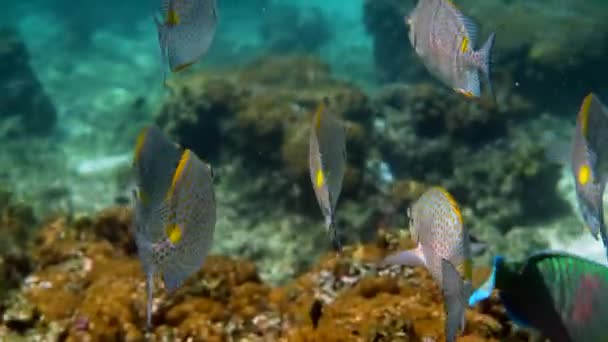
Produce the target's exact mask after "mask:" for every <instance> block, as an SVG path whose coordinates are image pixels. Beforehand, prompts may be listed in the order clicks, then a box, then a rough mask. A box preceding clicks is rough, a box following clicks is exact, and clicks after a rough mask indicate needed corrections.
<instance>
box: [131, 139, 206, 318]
mask: <svg viewBox="0 0 608 342" xmlns="http://www.w3.org/2000/svg"><path fill="white" fill-rule="evenodd" d="M151 132H154V134H150V133H151ZM158 133H160V131H159V130H157V129H148V130H147V131H144V133H142V134H143V137H142V136H140V138H139V139H138V143H137V146H136V154H135V156H136V158H135V161H134V164H135V165H136V178H137V184H138V186H139V189H138V195H137V196H136V202H135V219H134V226H135V241H136V244H137V249H138V253H139V256H140V259H141V261H142V265H143V268H144V272H145V274H146V283H147V291H148V299H147V322H148V326H150V325H151V309H152V295H153V283H154V276H155V275H156V274H161V275H162V278H163V280H164V283H165V287H166V288H167V289H168V290H169V291H173V290H175V289H176V288H177V287H179V286H180V285H181V284H182V283H183V282H184V280H186V278H188V277H189V276H190V275H191V274H193V273H195V272H196V271H198V270H199V269H200V268H201V266H202V264H203V262H204V260H205V257H206V256H207V253H208V252H209V249H210V248H211V245H212V242H213V232H214V228H215V221H216V204H215V193H214V189H213V177H212V171H211V168H210V167H209V166H208V165H207V164H205V163H204V162H202V161H201V160H200V159H199V158H198V157H197V156H196V155H195V154H194V153H193V152H192V151H191V150H188V149H186V150H183V151H181V152H180V154H179V159H178V160H177V162H175V161H174V159H173V158H174V157H175V153H174V150H173V149H172V148H170V147H173V148H174V149H175V150H177V151H179V150H178V149H177V148H176V147H175V146H172V145H171V143H170V142H168V140H167V139H166V138H164V136H162V133H160V134H158ZM152 139H155V140H156V141H150V142H147V141H148V140H152ZM163 151H164V153H161V152H163ZM144 156H145V158H144ZM167 169H171V170H172V172H171V173H170V177H166V170H167ZM147 170H151V171H147Z"/></svg>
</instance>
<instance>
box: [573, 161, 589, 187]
mask: <svg viewBox="0 0 608 342" xmlns="http://www.w3.org/2000/svg"><path fill="white" fill-rule="evenodd" d="M576 179H577V180H578V183H579V184H580V185H585V184H587V183H588V182H589V180H590V179H591V170H590V169H589V166H588V165H581V167H579V168H578V175H577V177H576Z"/></svg>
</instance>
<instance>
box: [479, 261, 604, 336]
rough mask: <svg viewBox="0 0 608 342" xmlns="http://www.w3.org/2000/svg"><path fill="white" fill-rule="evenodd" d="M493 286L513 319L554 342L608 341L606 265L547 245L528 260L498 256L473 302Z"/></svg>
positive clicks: (485, 295) (487, 293)
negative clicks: (544, 249) (556, 250)
mask: <svg viewBox="0 0 608 342" xmlns="http://www.w3.org/2000/svg"><path fill="white" fill-rule="evenodd" d="M494 289H496V290H497V291H498V295H499V298H500V300H501V302H502V303H503V305H504V306H505V308H506V310H507V314H508V315H509V318H510V319H511V320H513V321H514V322H515V323H517V324H519V325H521V326H524V327H529V328H534V329H537V330H539V331H540V332H541V333H542V334H543V335H545V336H546V337H548V338H549V339H550V340H551V341H553V342H576V341H608V329H607V327H608V299H607V297H606V293H608V268H607V267H606V266H603V265H601V264H598V263H596V262H593V261H591V260H587V259H585V258H582V257H579V256H575V255H571V254H567V253H563V252H552V251H543V252H540V253H536V254H533V255H532V256H530V257H528V259H527V260H525V261H524V262H507V261H505V259H504V258H503V257H501V256H497V257H495V258H494V265H493V268H492V273H491V275H490V277H489V278H488V280H487V281H486V282H485V283H484V284H483V285H482V286H481V287H480V288H479V289H477V290H475V292H473V294H472V295H471V297H470V298H469V305H471V306H474V305H475V304H477V303H478V302H480V301H483V300H485V299H487V298H488V297H489V296H490V295H491V293H492V291H493V290H494Z"/></svg>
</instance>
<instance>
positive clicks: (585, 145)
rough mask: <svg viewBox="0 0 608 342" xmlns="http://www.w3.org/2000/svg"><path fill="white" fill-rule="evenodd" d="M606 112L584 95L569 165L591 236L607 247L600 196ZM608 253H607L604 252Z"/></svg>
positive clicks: (606, 157)
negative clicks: (598, 237)
mask: <svg viewBox="0 0 608 342" xmlns="http://www.w3.org/2000/svg"><path fill="white" fill-rule="evenodd" d="M607 146H608V111H607V110H606V107H604V105H603V104H602V103H601V102H600V100H599V99H598V98H597V96H595V95H594V94H589V95H587V96H586V97H585V98H584V100H583V103H582V104H581V108H580V110H579V112H578V115H577V120H576V128H575V132H574V137H573V141H572V154H571V159H572V161H571V168H572V174H573V177H574V182H575V184H576V198H577V203H578V207H579V210H580V211H581V215H582V217H583V220H584V221H585V224H586V225H587V226H588V227H589V230H590V232H591V234H592V235H593V237H595V238H596V239H597V236H598V233H599V235H600V236H601V238H602V241H603V243H604V246H605V247H606V248H608V236H607V235H606V225H605V223H604V214H603V212H604V210H603V203H602V196H603V194H604V189H605V186H606V180H607V176H608V149H607V148H606V147H607ZM607 253H608V252H607Z"/></svg>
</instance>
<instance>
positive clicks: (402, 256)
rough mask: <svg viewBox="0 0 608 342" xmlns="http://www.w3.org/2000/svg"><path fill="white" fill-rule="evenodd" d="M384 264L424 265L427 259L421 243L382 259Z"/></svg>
mask: <svg viewBox="0 0 608 342" xmlns="http://www.w3.org/2000/svg"><path fill="white" fill-rule="evenodd" d="M381 264H382V265H405V266H411V267H415V266H424V265H425V264H426V259H425V258H424V255H423V254H422V248H421V247H420V245H418V247H416V248H414V249H408V250H406V251H400V252H397V253H394V254H391V255H389V256H387V257H386V258H384V260H382V263H381Z"/></svg>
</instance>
